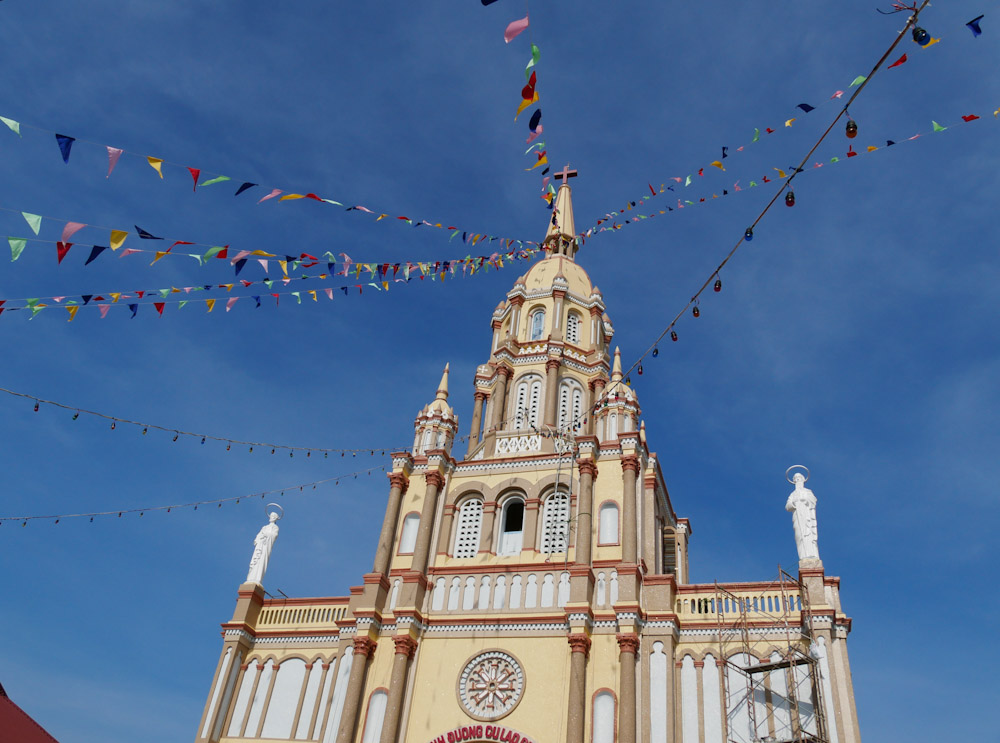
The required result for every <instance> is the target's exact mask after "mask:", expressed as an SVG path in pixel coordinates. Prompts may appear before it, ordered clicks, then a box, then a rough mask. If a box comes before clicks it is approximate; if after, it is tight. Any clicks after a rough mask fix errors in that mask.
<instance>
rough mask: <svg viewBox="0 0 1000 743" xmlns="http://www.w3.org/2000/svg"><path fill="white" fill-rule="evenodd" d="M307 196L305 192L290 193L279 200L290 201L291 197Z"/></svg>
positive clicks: (302, 197) (300, 197)
mask: <svg viewBox="0 0 1000 743" xmlns="http://www.w3.org/2000/svg"><path fill="white" fill-rule="evenodd" d="M305 197H306V195H305V194H301V193H289V194H285V195H284V196H282V197H281V198H280V199H278V201H288V200H289V199H304V198H305Z"/></svg>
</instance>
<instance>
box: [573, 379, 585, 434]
mask: <svg viewBox="0 0 1000 743" xmlns="http://www.w3.org/2000/svg"><path fill="white" fill-rule="evenodd" d="M582 422H583V390H581V389H580V388H578V387H577V388H574V390H573V419H572V423H573V425H574V427H575V428H579V427H580V424H581V423H582Z"/></svg>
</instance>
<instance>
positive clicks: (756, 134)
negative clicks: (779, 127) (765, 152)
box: [750, 128, 760, 142]
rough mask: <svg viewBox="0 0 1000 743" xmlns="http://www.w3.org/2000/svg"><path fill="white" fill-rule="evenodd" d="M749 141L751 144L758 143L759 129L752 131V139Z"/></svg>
mask: <svg viewBox="0 0 1000 743" xmlns="http://www.w3.org/2000/svg"><path fill="white" fill-rule="evenodd" d="M750 141H751V142H758V141H760V129H757V128H754V130H753V139H751V140H750Z"/></svg>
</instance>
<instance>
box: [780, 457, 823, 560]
mask: <svg viewBox="0 0 1000 743" xmlns="http://www.w3.org/2000/svg"><path fill="white" fill-rule="evenodd" d="M792 482H793V483H795V490H793V491H792V492H791V495H789V496H788V501H787V502H786V503H785V510H786V511H791V512H792V525H793V526H794V527H795V546H796V547H797V548H798V550H799V562H801V561H803V560H818V559H819V544H818V534H817V530H816V496H815V495H813V491H811V490H810V489H809V488H807V487H806V486H805V482H806V478H805V476H804V475H803V474H802V473H801V472H796V473H795V474H794V475H792Z"/></svg>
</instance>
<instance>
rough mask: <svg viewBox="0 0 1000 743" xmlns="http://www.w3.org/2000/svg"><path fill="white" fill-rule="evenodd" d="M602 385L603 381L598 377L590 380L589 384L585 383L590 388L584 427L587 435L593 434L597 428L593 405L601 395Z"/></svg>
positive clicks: (602, 391) (603, 384) (602, 392)
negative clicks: (585, 425)
mask: <svg viewBox="0 0 1000 743" xmlns="http://www.w3.org/2000/svg"><path fill="white" fill-rule="evenodd" d="M604 386H605V381H604V380H603V379H601V378H600V377H598V378H597V379H592V380H590V384H588V385H587V387H588V389H589V390H590V401H589V402H588V403H587V427H586V429H584V433H586V434H587V435H588V436H593V435H594V432H595V431H596V430H597V427H596V426H595V425H594V417H595V415H596V413H595V412H594V406H595V405H596V404H597V401H598V400H600V399H601V395H603V394H604Z"/></svg>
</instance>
